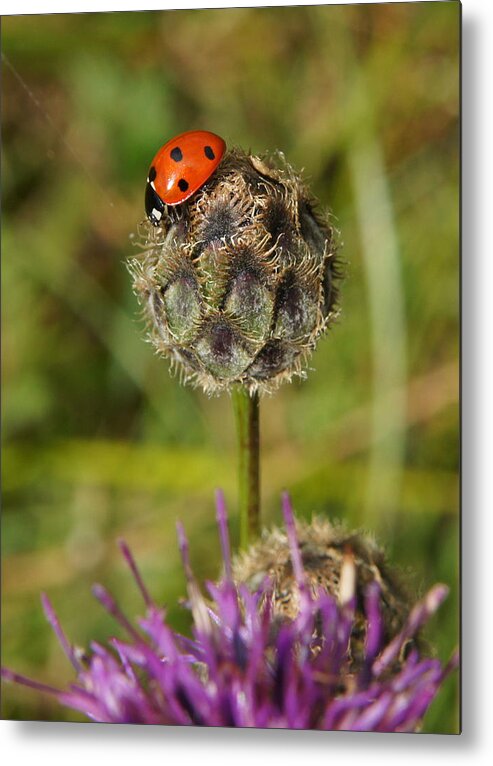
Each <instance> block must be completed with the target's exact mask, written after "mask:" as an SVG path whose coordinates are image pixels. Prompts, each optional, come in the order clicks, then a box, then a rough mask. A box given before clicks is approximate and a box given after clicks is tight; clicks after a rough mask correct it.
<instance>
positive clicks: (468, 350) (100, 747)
mask: <svg viewBox="0 0 493 766" xmlns="http://www.w3.org/2000/svg"><path fill="white" fill-rule="evenodd" d="M365 1H366V0H363V2H365ZM403 1H404V2H407V1H408V0H403ZM266 4H268V5H291V4H297V5H303V4H306V3H302V2H297V3H289V2H288V3H286V2H282V3H278V2H274V1H272V2H270V3H260V2H245V3H244V5H252V6H253V5H266ZM313 4H315V3H313ZM317 4H319V3H317ZM326 4H329V3H326ZM332 4H333V3H332ZM237 5H242V3H237ZM197 7H208V8H221V7H228V4H227V3H224V2H214V0H209V2H207V3H196V2H195V3H194V2H182V3H163V2H152V0H149V1H148V2H146V3H145V4H143V7H142V8H141V10H152V9H164V8H180V9H185V8H197ZM1 10H2V15H11V14H21V13H22V14H28V13H31V14H32V13H62V12H67V4H66V3H61V2H56V0H51V1H50V0H38V2H33V1H32V0H31V1H28V0H26V1H24V0H16V2H13V0H3V1H2V9H1ZM69 10H70V12H79V11H103V10H136V6H135V3H128V2H127V3H126V2H122V1H121V0H120V2H111V0H109V1H108V0H107V1H106V2H102V0H99V2H96V0H82V1H81V2H72V3H71V4H70V9H69ZM139 10H140V8H139ZM492 17H493V3H491V2H490V1H489V0H464V3H463V21H464V38H463V54H464V59H463V66H464V74H463V83H464V91H463V122H464V132H463V167H464V175H463V214H464V217H463V324H464V329H463V471H464V474H463V476H464V478H463V486H464V492H463V547H464V554H463V571H464V593H463V596H464V599H463V610H464V612H463V629H464V645H463V650H464V656H463V663H464V672H463V687H464V706H463V714H464V718H463V726H464V734H463V735H462V736H461V737H452V736H449V737H444V736H440V737H439V736H432V735H428V736H412V735H374V734H356V735H355V734H350V735H347V734H340V733H317V732H290V731H285V732H279V731H246V730H225V729H221V730H214V729H180V728H170V729H164V728H158V727H130V726H101V725H89V724H66V723H65V724H51V723H50V724H43V723H38V722H29V723H19V722H9V721H2V722H1V724H0V730H1V740H2V756H3V760H4V762H5V763H18V764H21V765H22V764H23V763H36V764H37V765H38V766H43V764H45V763H46V764H50V766H67V764H70V766H79V765H80V766H87V763H88V762H89V760H90V759H94V760H93V762H94V763H95V764H100V763H103V762H104V761H105V760H106V758H110V759H111V762H112V763H115V764H117V766H127V764H134V763H137V762H139V763H140V762H144V763H145V762H149V763H150V762H151V759H152V758H154V757H157V758H158V759H159V761H158V762H159V763H161V762H164V761H166V762H167V763H172V764H174V763H176V764H180V765H181V764H186V763H189V762H190V763H192V762H202V760H203V759H205V760H208V759H209V757H210V759H211V761H213V763H214V766H221V765H222V764H228V766H232V765H233V764H234V766H243V764H245V765H246V764H248V766H251V764H252V762H253V761H254V760H257V759H259V758H260V760H259V761H258V762H259V763H264V762H266V761H267V759H269V760H275V762H276V764H282V766H291V764H293V766H294V765H295V764H296V766H299V764H300V763H302V764H304V763H306V762H307V761H308V760H310V762H311V763H312V764H318V763H323V764H325V763H328V762H329V761H330V762H331V763H334V761H335V759H341V758H342V759H347V757H348V755H350V756H353V758H351V763H352V762H354V760H355V759H358V760H360V761H361V763H362V764H364V766H372V764H376V765H377V764H378V766H385V765H386V764H389V765H390V764H392V766H395V763H396V759H398V763H399V766H406V765H407V764H412V766H416V760H417V759H421V758H422V757H425V758H426V757H427V756H431V757H432V758H433V761H434V766H439V764H442V763H443V764H446V766H450V764H452V766H453V764H454V763H457V762H459V761H460V760H462V759H463V758H465V759H467V762H468V764H471V763H482V762H483V761H486V762H490V759H491V753H492V752H493V736H492V731H493V725H492V721H491V709H492V699H491V697H492V693H493V677H492V672H491V669H492V666H493V663H492V653H493V650H492V637H493V626H492V621H493V620H492V615H493V609H492V597H491V589H490V584H489V581H488V577H487V574H488V572H487V571H486V562H488V563H489V562H490V561H491V559H492V554H491V548H492V543H493V502H492V500H493V498H492V492H491V479H490V474H491V465H492V455H491V433H492V432H493V417H492V415H493V363H491V357H492V354H491V351H492V343H493V340H492V339H493V321H492V320H493V248H492V240H493V237H492V222H491V219H492V207H493V201H492V199H491V196H492V195H491V186H492V183H491V179H492V178H493V166H492V165H493V164H492V161H491V160H492V154H493V119H492V106H491V102H492V99H491V76H492V72H493V66H492V65H493V35H492V31H493V29H492V26H493V25H492ZM488 33H489V34H488ZM488 569H489V570H490V571H491V567H488ZM487 753H490V755H489V756H488V755H487Z"/></svg>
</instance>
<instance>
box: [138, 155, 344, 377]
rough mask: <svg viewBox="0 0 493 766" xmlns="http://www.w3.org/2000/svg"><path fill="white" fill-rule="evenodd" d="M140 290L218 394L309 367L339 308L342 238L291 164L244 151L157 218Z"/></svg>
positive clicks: (177, 359)
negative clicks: (338, 243) (337, 239)
mask: <svg viewBox="0 0 493 766" xmlns="http://www.w3.org/2000/svg"><path fill="white" fill-rule="evenodd" d="M144 236H145V247H144V252H143V255H142V256H141V257H139V258H135V259H134V261H133V262H132V271H133V274H134V288H135V291H136V293H137V296H138V297H139V300H140V302H141V303H142V305H143V307H144V311H145V315H146V318H147V320H148V322H149V326H150V331H151V339H152V342H153V344H154V345H155V347H156V348H157V350H158V351H159V352H160V353H162V354H163V355H164V356H167V357H169V358H170V359H171V360H172V361H173V362H174V363H176V364H177V365H178V366H179V367H180V368H181V370H182V374H183V377H184V379H185V380H186V381H190V382H192V383H195V384H198V385H200V386H202V387H203V389H204V390H206V391H208V392H217V391H220V390H223V389H228V388H230V387H231V386H232V385H234V384H242V385H243V386H245V387H246V388H247V389H248V390H249V391H250V392H255V391H269V390H272V389H274V388H275V387H276V386H277V385H278V384H279V383H280V382H282V381H283V380H286V379H287V380H289V379H290V378H291V377H292V376H293V375H294V374H298V375H299V374H302V372H303V368H304V366H305V364H306V361H307V358H308V356H309V354H310V353H311V351H312V350H313V348H314V347H315V344H316V341H317V339H318V338H319V336H320V335H321V334H322V333H323V331H324V330H325V329H326V328H327V326H328V325H329V324H330V322H331V320H332V319H333V318H334V316H335V314H336V302H337V291H336V288H335V284H334V283H335V281H336V278H337V269H336V262H335V237H334V232H333V229H332V227H331V226H330V224H329V223H328V221H327V220H326V219H324V218H322V217H321V216H319V215H318V214H317V213H316V212H315V201H314V199H313V198H312V196H311V194H310V192H309V191H308V189H307V188H306V186H305V185H304V184H303V183H302V181H301V179H300V177H299V176H298V175H297V174H296V173H295V172H294V171H293V169H292V168H291V167H290V166H289V165H288V164H287V163H286V162H285V160H284V158H283V157H282V155H277V157H276V160H275V161H274V160H264V159H260V158H258V157H253V156H249V155H247V154H245V153H244V152H243V151H241V150H238V149H235V150H232V151H230V152H227V153H226V154H225V155H224V158H223V160H222V162H221V164H220V165H219V167H218V169H217V170H216V172H215V173H214V174H213V175H212V177H211V178H210V179H209V180H208V181H207V182H206V183H205V184H204V185H203V186H202V188H201V189H200V191H199V192H198V193H197V194H195V195H194V196H192V197H191V198H190V199H187V200H186V201H185V202H183V204H181V205H177V206H175V207H169V206H167V207H166V208H165V209H164V212H163V217H162V219H161V221H160V225H159V226H158V227H152V226H151V225H150V224H148V225H147V226H146V229H145V231H144Z"/></svg>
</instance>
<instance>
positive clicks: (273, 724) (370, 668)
mask: <svg viewBox="0 0 493 766" xmlns="http://www.w3.org/2000/svg"><path fill="white" fill-rule="evenodd" d="M283 513H284V519H285V524H286V530H287V537H288V541H289V547H290V554H291V560H292V565H293V572H294V576H295V578H296V584H297V588H298V590H299V610H298V613H297V615H296V616H295V617H294V618H293V619H280V618H279V615H278V614H276V612H275V609H274V592H273V586H272V583H271V582H270V581H269V580H268V579H264V581H263V582H262V584H261V585H260V586H259V587H258V588H257V590H256V591H255V592H251V591H250V590H249V589H248V588H247V586H246V585H245V584H241V583H240V584H235V582H234V581H233V576H232V565H231V555H230V545H229V537H228V527H227V518H226V509H225V505H224V500H223V497H222V495H221V494H220V493H218V496H217V522H218V527H219V533H220V540H221V548H222V555H223V561H224V571H225V574H224V576H223V578H222V580H221V581H220V582H219V583H208V584H207V589H208V591H209V595H210V599H211V600H206V598H205V597H204V596H203V595H202V593H201V592H200V589H199V587H198V585H197V583H196V581H195V579H194V576H193V573H192V570H191V567H190V561H189V557H188V543H187V539H186V537H185V533H184V531H183V528H182V527H181V525H180V526H179V527H178V538H179V545H180V551H181V555H182V559H183V566H184V569H185V574H186V578H187V589H188V606H189V608H190V610H191V612H192V616H193V630H192V638H187V637H185V636H183V635H180V634H179V633H176V632H175V631H173V630H172V629H171V627H170V626H169V625H168V624H167V623H166V618H165V613H164V610H162V609H160V608H159V607H158V606H157V605H156V604H155V602H154V601H153V599H152V598H151V596H150V595H149V593H148V591H147V589H146V587H145V585H144V583H143V581H142V578H141V576H140V573H139V571H138V569H137V566H136V564H135V561H134V559H133V557H132V554H131V553H130V551H129V549H128V547H127V546H126V545H125V543H120V547H121V550H122V552H123V555H124V557H125V559H126V561H127V563H128V565H129V567H130V569H131V571H132V574H133V577H134V579H135V581H136V583H137V586H138V588H139V590H140V592H141V594H142V597H143V600H144V603H145V606H146V615H145V618H143V619H140V620H138V623H137V626H135V625H133V624H132V623H131V622H130V621H129V620H128V619H127V618H126V617H125V615H124V614H123V612H122V611H121V609H120V607H119V606H118V604H117V603H116V601H115V600H114V599H113V597H112V596H111V595H110V594H109V593H108V592H107V591H106V589H105V588H103V587H102V586H100V585H96V586H95V587H94V595H95V596H96V598H97V599H98V600H99V601H100V602H101V604H102V605H103V607H104V608H105V609H106V610H107V611H108V612H109V613H110V614H111V615H112V616H113V617H114V618H115V619H116V620H117V622H118V623H119V624H120V625H121V626H122V627H123V628H124V629H125V631H126V633H127V636H128V638H127V640H126V641H120V640H117V639H111V640H110V641H109V642H108V646H106V647H104V646H100V645H99V644H93V645H92V647H91V653H90V655H89V656H81V655H80V653H78V652H77V651H76V650H75V649H73V648H72V646H71V645H70V643H69V641H68V639H67V638H66V636H65V634H64V632H63V630H62V628H61V626H60V624H59V621H58V619H57V617H56V615H55V612H54V610H53V607H52V606H51V603H50V601H49V600H48V598H47V597H46V596H45V595H44V594H43V596H42V603H43V608H44V611H45V614H46V616H47V618H48V620H49V622H50V623H51V625H52V627H53V630H54V631H55V633H56V635H57V636H58V638H59V641H60V644H61V646H62V648H63V649H64V651H65V653H66V654H67V656H68V658H69V659H70V661H71V662H72V664H73V666H74V668H75V671H76V673H77V681H76V683H74V684H72V685H71V686H70V688H69V689H68V690H66V691H63V690H57V689H54V688H53V687H50V686H46V685H44V684H40V683H37V682H35V681H32V680H30V679H28V678H25V677H24V676H21V675H18V674H16V673H13V672H12V671H10V670H7V669H3V670H2V675H3V677H4V678H5V679H8V680H11V681H14V682H17V683H21V684H25V685H27V686H30V687H31V688H35V689H38V690H40V691H43V692H47V693H50V694H54V695H55V696H56V697H57V699H58V700H59V702H60V703H61V704H63V705H66V706H68V707H71V708H73V709H75V710H79V711H81V712H83V713H84V714H86V715H87V716H88V717H89V718H90V719H92V720H94V721H99V722H114V723H145V724H173V725H184V726H190V725H197V726H232V727H258V728H291V729H325V730H350V731H380V732H390V731H396V732H397V731H399V732H409V731H416V730H417V729H418V728H419V726H420V724H421V721H422V719H423V716H424V714H425V713H426V710H427V709H428V707H429V705H430V703H431V702H432V700H433V699H434V697H435V696H436V694H437V692H438V690H439V688H440V685H441V683H442V681H443V680H444V678H445V677H446V676H447V675H448V674H449V673H450V672H451V671H452V670H453V669H455V668H456V667H457V665H458V654H457V653H454V654H453V656H452V658H451V659H450V661H449V662H448V664H447V665H445V666H444V667H443V666H442V665H441V663H440V661H439V660H437V659H430V658H426V657H425V658H423V657H420V655H419V652H418V649H416V648H413V649H412V650H411V651H410V652H409V654H408V656H407V657H406V658H405V659H401V660H400V661H399V662H398V663H396V658H397V657H399V656H400V655H401V654H402V649H403V646H404V645H405V644H407V642H408V641H409V639H410V638H413V637H415V636H416V634H417V632H418V631H419V630H420V628H421V627H422V626H423V625H424V624H425V623H426V622H427V620H428V619H429V618H430V617H431V615H432V614H434V612H435V611H436V610H437V609H438V607H439V606H440V604H441V603H442V601H443V599H444V598H445V597H446V595H447V588H446V587H445V586H444V585H436V586H435V587H434V588H432V589H431V590H430V591H429V593H428V594H427V595H426V596H425V598H424V599H423V600H422V601H420V602H419V603H418V604H417V605H416V606H415V607H414V608H413V609H412V611H411V612H410V614H409V617H408V618H407V620H406V621H405V622H404V625H403V627H402V629H401V630H400V631H399V633H398V634H397V635H395V636H394V637H393V638H392V640H390V642H389V643H387V645H384V641H383V637H384V627H383V618H382V606H381V598H380V588H379V585H378V584H377V582H376V581H375V582H372V583H370V585H368V586H367V588H366V596H365V604H364V611H365V621H366V637H365V641H364V650H363V658H362V660H361V662H359V664H358V665H357V666H355V664H354V661H352V660H351V657H350V652H349V646H350V638H351V633H352V630H353V627H354V624H355V609H356V606H355V604H356V598H355V593H356V591H355V580H356V577H355V566H354V562H353V560H352V556H351V553H350V552H348V553H346V554H345V556H344V561H343V566H342V571H341V576H340V581H341V585H340V591H339V598H336V597H335V596H334V595H331V594H329V593H328V592H327V591H326V590H324V589H323V588H320V589H318V591H315V592H314V590H313V588H311V587H310V588H309V587H307V586H306V582H305V572H304V568H303V560H302V557H301V555H300V550H299V547H298V539H297V533H296V528H295V523H294V517H293V511H292V508H291V504H290V501H289V498H288V496H287V495H285V496H284V497H283Z"/></svg>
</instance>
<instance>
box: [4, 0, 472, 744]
mask: <svg viewBox="0 0 493 766" xmlns="http://www.w3.org/2000/svg"><path fill="white" fill-rule="evenodd" d="M2 50H3V56H4V58H3V77H2V88H3V92H2V97H3V98H2V104H3V110H2V137H3V138H2V140H3V143H2V167H3V195H2V196H3V226H2V246H3V248H2V249H3V386H4V393H3V439H4V442H3V479H4V512H3V519H2V531H3V534H2V544H3V577H2V590H3V594H2V595H3V614H2V616H3V620H2V629H3V633H2V649H3V652H2V654H3V656H2V660H3V663H4V664H7V665H9V666H11V667H13V668H15V669H16V670H18V671H20V672H24V673H27V674H30V675H32V676H35V677H37V678H39V679H42V680H45V681H46V682H48V683H54V684H56V685H63V684H64V683H66V682H67V680H68V679H69V678H70V677H71V670H70V667H69V666H68V663H67V662H66V661H65V660H64V658H63V656H62V653H61V651H60V650H59V647H58V645H57V644H56V641H55V639H54V638H53V636H52V634H51V631H50V629H49V627H48V626H47V624H46V623H45V621H44V618H43V616H42V613H41V608H40V604H39V592H40V590H47V591H48V592H49V594H50V596H51V598H52V600H53V602H54V604H55V605H56V608H57V609H58V612H59V614H60V617H61V620H62V623H63V625H64V626H65V628H66V630H67V633H68V635H69V636H70V637H71V638H72V639H73V640H74V641H76V642H77V643H78V644H81V645H86V644H87V643H88V642H89V641H90V640H92V639H96V638H100V639H102V638H103V637H105V636H107V635H108V634H109V633H111V632H112V631H113V630H115V626H114V625H113V624H111V623H110V622H109V619H108V618H107V616H106V615H105V614H104V612H103V610H101V609H100V608H99V606H98V605H97V604H96V603H95V602H94V601H93V599H92V597H91V595H90V587H91V584H92V583H93V582H94V581H102V582H104V583H105V584H107V585H108V586H109V587H111V588H112V589H113V590H114V592H115V593H116V594H117V595H118V597H119V599H120V601H121V602H124V606H125V610H126V611H127V612H128V613H130V614H132V613H137V612H139V610H142V605H141V604H140V602H139V598H138V594H137V593H135V592H134V589H133V587H132V585H131V579H130V576H129V574H128V572H127V571H126V570H125V567H124V565H123V563H122V561H121V559H120V557H119V555H118V553H117V548H116V545H115V540H116V538H117V537H118V536H123V537H124V538H125V539H126V540H127V541H128V542H129V544H130V545H131V547H132V549H133V551H134V553H135V555H136V557H137V560H138V561H139V563H140V566H141V568H142V570H143V573H144V576H145V578H146V580H147V582H148V584H149V587H150V589H151V591H152V592H153V593H154V594H156V595H157V596H158V597H159V598H161V599H163V600H166V603H167V604H168V605H169V610H170V618H171V619H172V620H173V622H174V624H175V625H176V626H177V627H178V626H181V627H182V628H183V629H186V617H185V615H184V611H183V609H182V608H181V607H180V606H179V605H178V599H179V597H180V596H182V595H183V593H184V579H183V575H182V571H181V567H180V565H179V561H178V553H177V546H176V540H175V528H174V525H175V521H176V519H178V518H180V519H182V520H183V521H184V523H185V526H186V529H187V532H188V534H189V535H190V538H191V540H190V542H191V552H192V557H193V563H194V566H195V568H196V571H197V574H198V575H199V576H200V577H201V578H203V577H215V576H216V575H217V573H218V571H217V554H218V542H217V538H216V531H215V524H214V514H213V491H214V487H215V486H222V487H223V488H224V489H225V491H226V495H227V498H228V500H229V506H230V509H231V515H232V527H233V534H234V535H235V534H236V533H237V528H236V522H235V519H234V509H235V501H236V486H235V455H234V452H235V450H234V445H235V437H234V433H233V420H232V416H231V413H230V403H229V401H228V399H227V397H221V398H216V399H208V398H206V397H205V396H204V395H203V394H202V393H200V392H199V391H194V390H191V389H188V388H184V387H182V386H180V385H179V383H178V381H177V380H176V379H173V378H171V377H170V375H169V374H168V371H167V365H166V363H165V362H163V361H162V360H159V359H158V358H157V357H156V356H154V355H153V353H152V352H151V349H150V347H149V346H147V345H146V344H145V343H144V342H143V340H142V335H143V332H142V330H143V328H142V323H141V321H140V320H139V316H138V311H137V306H136V301H135V299H134V297H133V295H132V293H131V289H130V279H129V276H128V274H127V272H126V268H125V261H126V259H127V258H128V257H129V256H131V255H132V254H133V252H134V248H133V244H132V239H131V237H132V232H133V231H135V229H136V226H137V224H138V221H139V220H140V219H141V218H142V216H143V192H144V182H145V176H146V171H147V167H148V164H149V161H150V159H151V158H152V156H153V155H154V153H155V151H156V149H157V148H158V147H159V146H160V145H161V143H163V142H164V141H165V140H167V139H168V138H169V137H170V136H172V135H174V134H177V133H180V132H182V131H184V130H188V129H193V128H205V129H209V130H213V131H216V132H218V133H220V134H221V135H222V136H224V138H225V139H226V141H227V142H228V144H229V145H235V144H237V145H241V146H243V147H245V148H250V149H251V150H252V151H254V152H263V151H265V150H272V149H274V148H279V149H281V150H282V151H284V153H285V154H286V156H287V157H288V159H289V160H290V162H291V163H292V164H294V165H295V166H296V167H303V168H304V171H305V174H306V177H307V178H308V179H309V180H310V183H311V185H312V188H313V191H314V192H315V194H316V195H317V196H318V197H319V198H320V200H321V204H322V206H324V207H330V208H331V209H332V211H333V213H334V217H335V218H334V220H335V224H336V226H337V228H338V229H339V230H340V232H341V241H342V242H343V247H342V250H341V257H342V259H343V261H344V263H345V267H344V270H345V273H346V279H345V282H344V285H343V311H342V315H341V320H340V322H339V323H338V325H337V326H336V327H335V328H334V329H333V330H332V331H331V332H330V334H329V337H328V338H326V339H324V340H322V342H321V343H320V345H319V348H318V350H317V352H316V353H315V355H314V357H313V368H314V369H313V371H311V372H310V374H309V376H308V379H307V380H306V382H301V383H297V384H293V385H291V386H284V387H283V388H282V389H281V391H280V392H279V393H278V394H277V395H276V396H274V397H271V398H267V399H265V400H264V402H263V404H262V431H263V434H262V437H263V475H262V491H263V500H264V518H265V521H266V522H267V523H279V522H280V509H279V494H280V491H281V489H282V488H284V487H285V486H287V487H288V488H289V489H290V491H291V493H292V495H293V499H294V503H295V507H296V510H297V513H298V514H299V515H301V516H305V517H309V516H310V515H311V514H312V513H320V514H328V515H329V516H331V517H332V518H334V517H335V518H339V519H344V520H345V521H346V523H347V524H348V525H360V526H363V527H364V528H366V529H371V530H372V532H374V534H375V536H376V537H377V538H378V539H379V540H380V541H381V543H382V544H384V545H385V547H386V548H387V550H388V553H389V556H390V558H391V560H393V561H394V562H395V563H397V564H398V565H399V566H400V567H401V568H402V569H404V570H409V572H411V573H413V574H412V577H413V581H414V584H415V589H416V592H417V593H421V592H423V591H424V589H425V588H427V587H429V586H430V585H432V584H433V583H434V582H436V581H442V582H446V583H447V584H448V585H449V586H450V588H451V594H450V597H449V599H448V600H447V602H446V604H445V606H444V608H442V610H441V611H440V614H439V615H438V617H436V618H435V620H434V622H433V625H432V626H431V628H430V630H429V637H430V639H431V640H432V641H433V642H434V644H435V645H436V648H437V653H438V655H439V656H440V657H441V658H442V659H446V658H447V657H448V655H449V653H450V651H451V650H452V648H453V647H454V646H455V645H456V643H457V640H458V599H459V592H458V566H459V543H458V531H459V517H458V504H459V489H458V463H459V443H458V289H459V262H458V212H459V191H458V174H459V157H458V109H459V69H458V50H459V5H458V4H457V3H455V2H427V3H412V4H408V3H406V4H399V3H397V4H390V5H386V4H378V5H354V6H326V7H323V6H321V7H320V6H319V7H293V8H290V7H287V8H265V9H249V8H242V9H230V10H203V11H200V10H194V11H167V12H142V13H111V14H105V13H101V14H90V13H89V14H84V15H53V16H40V17H36V16H24V17H6V18H3V19H2ZM66 716H67V717H68V718H70V720H73V719H74V717H73V715H72V714H70V715H69V714H68V713H66V712H65V711H63V710H62V711H61V710H60V709H59V707H58V706H56V705H55V704H54V703H52V702H51V700H49V699H45V698H41V697H40V696H39V695H37V694H35V693H30V692H29V691H27V690H24V689H20V688H12V687H10V686H9V687H4V689H3V717H6V718H27V719H41V720H54V719H56V720H58V719H60V718H65V717H66ZM457 728H458V681H457V678H456V679H451V680H449V681H448V682H447V685H446V687H445V688H444V690H443V691H442V693H441V694H440V697H439V698H438V699H437V700H436V702H435V703H434V705H433V707H432V709H431V710H430V712H429V715H428V717H427V720H426V725H425V731H434V732H454V731H457Z"/></svg>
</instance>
